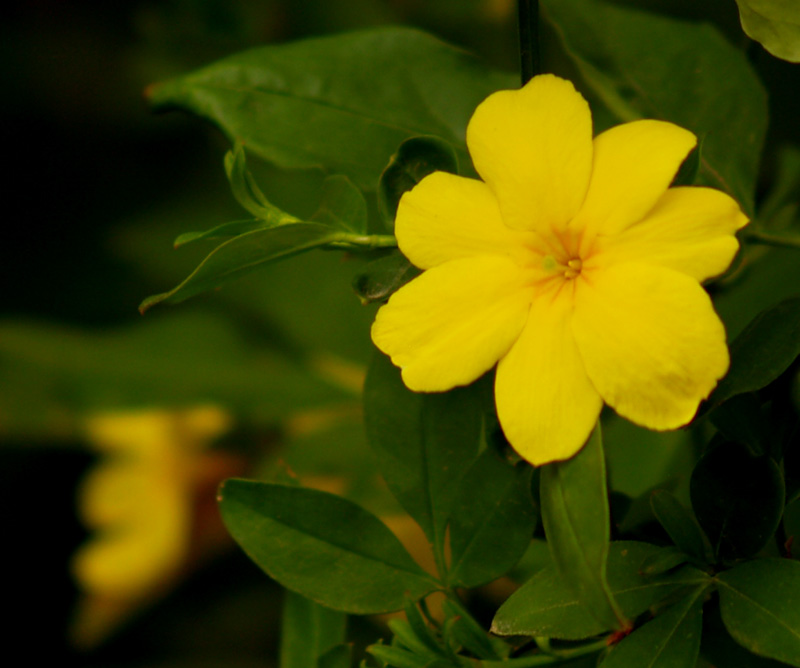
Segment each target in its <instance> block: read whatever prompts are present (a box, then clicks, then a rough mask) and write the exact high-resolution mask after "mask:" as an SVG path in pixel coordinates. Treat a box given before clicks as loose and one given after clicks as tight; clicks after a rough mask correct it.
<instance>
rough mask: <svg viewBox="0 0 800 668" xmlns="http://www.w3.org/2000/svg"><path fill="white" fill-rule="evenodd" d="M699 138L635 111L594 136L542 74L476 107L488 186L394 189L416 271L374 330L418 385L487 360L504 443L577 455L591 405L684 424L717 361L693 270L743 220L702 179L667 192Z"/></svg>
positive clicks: (401, 236)
mask: <svg viewBox="0 0 800 668" xmlns="http://www.w3.org/2000/svg"><path fill="white" fill-rule="evenodd" d="M695 144H696V139H695V137H694V135H693V134H692V133H691V132H689V131H687V130H684V129H682V128H680V127H678V126H676V125H673V124H671V123H666V122H663V121H655V120H640V121H634V122H632V123H625V124H623V125H619V126H617V127H614V128H611V129H610V130H607V131H606V132H603V133H601V134H600V135H598V136H597V137H596V138H594V140H592V120H591V114H590V111H589V107H588V105H587V103H586V101H585V100H584V99H583V98H582V97H581V95H580V94H579V93H578V92H576V91H575V89H574V87H573V86H572V84H571V83H569V82H568V81H565V80H563V79H559V78H557V77H555V76H552V75H542V76H538V77H535V78H534V79H532V80H531V81H530V82H529V83H528V84H527V85H526V86H524V87H523V88H522V89H520V90H516V91H500V92H497V93H494V94H493V95H491V96H489V98H487V99H486V100H485V101H484V102H483V103H481V104H480V105H479V106H478V108H477V110H476V111H475V114H474V115H473V117H472V119H471V121H470V123H469V127H468V128H467V145H468V147H469V150H470V154H471V156H472V160H473V163H474V165H475V169H476V170H477V172H478V174H480V176H481V178H482V179H483V181H478V180H474V179H468V178H463V177H459V176H454V175H452V174H446V173H443V172H436V173H433V174H431V175H429V176H428V177H426V178H425V179H423V180H422V181H421V182H420V183H419V184H418V185H417V186H416V187H415V188H414V189H413V190H411V191H410V192H408V193H406V194H405V195H404V196H403V198H402V200H401V201H400V206H399V209H398V212H397V221H396V234H397V240H398V244H399V246H400V249H401V250H402V252H403V253H404V254H405V255H406V256H407V257H408V259H409V260H410V261H411V262H413V263H414V264H415V265H416V266H417V267H419V268H420V269H424V270H425V271H424V273H423V274H422V275H421V276H419V277H418V278H416V279H414V280H413V281H411V282H410V283H409V284H408V285H406V286H404V287H403V288H402V289H400V290H399V291H398V292H396V293H395V294H394V295H393V296H392V297H391V298H390V299H389V301H388V303H387V304H386V305H385V306H383V307H382V308H381V309H380V310H379V312H378V315H377V317H376V320H375V323H374V325H373V328H372V339H373V341H374V342H375V344H376V345H377V346H378V348H380V349H381V350H382V351H383V352H385V353H386V354H388V355H389V356H390V357H391V359H392V361H393V362H394V364H396V365H397V366H399V367H400V368H401V369H402V375H403V380H404V382H405V384H406V385H407V386H408V387H409V388H410V389H412V390H415V391H420V392H437V391H444V390H448V389H451V388H453V387H455V386H457V385H465V384H468V383H470V382H472V381H473V380H475V379H476V378H478V377H479V376H481V375H482V374H483V373H485V372H486V371H488V370H489V369H491V368H492V366H494V364H495V363H497V375H496V380H495V402H496V407H497V414H498V417H499V420H500V424H501V426H502V428H503V431H504V432H505V435H506V437H507V438H508V440H509V442H510V443H511V445H512V446H513V447H514V448H515V449H516V450H517V452H519V454H520V455H521V456H522V457H524V458H525V459H527V460H528V461H529V462H531V463H533V464H535V465H539V464H544V463H547V462H551V461H556V460H562V459H566V458H569V457H571V456H572V455H574V454H575V453H576V452H577V451H578V450H579V449H580V448H581V446H582V445H583V443H584V442H585V441H586V439H587V438H588V436H589V433H590V432H591V430H592V428H593V426H594V424H595V422H596V421H597V418H598V415H599V413H600V409H601V408H602V405H603V402H605V403H607V404H608V405H609V406H611V407H612V408H614V409H615V410H616V411H617V413H619V414H620V415H622V416H623V417H626V418H628V419H629V420H631V421H633V422H635V423H637V424H640V425H643V426H646V427H649V428H651V429H674V428H677V427H680V426H682V425H685V424H686V423H688V422H689V421H690V420H691V419H692V417H693V416H694V414H695V412H696V411H697V407H698V404H699V403H700V401H701V400H703V399H704V398H706V397H707V396H708V394H709V393H710V392H711V390H712V389H713V388H714V386H715V385H716V383H717V381H718V380H719V379H720V378H721V377H722V376H723V375H724V374H725V372H726V371H727V369H728V361H729V360H728V351H727V347H726V343H725V330H724V328H723V325H722V323H721V322H720V320H719V318H718V317H717V315H716V313H715V312H714V309H713V306H712V304H711V300H710V299H709V297H708V295H707V294H706V292H705V291H704V290H703V288H702V287H701V285H700V282H701V281H703V280H705V279H707V278H709V277H712V276H716V275H718V274H720V273H721V272H723V271H724V270H725V269H726V268H727V267H728V265H729V264H730V262H731V260H732V259H733V256H734V255H735V254H736V251H737V250H738V242H737V240H736V238H735V236H734V234H735V232H736V230H738V229H739V228H741V227H742V226H744V225H745V224H746V223H747V219H746V218H745V217H744V215H743V214H742V213H741V211H740V209H739V207H738V205H737V204H736V202H735V201H734V200H733V199H731V198H730V197H728V196H727V195H725V194H723V193H721V192H718V191H716V190H712V189H709V188H700V187H674V188H669V185H670V183H671V181H672V179H673V178H674V176H675V173H676V171H677V169H678V167H679V166H680V164H681V162H682V161H683V160H684V158H685V157H686V155H687V154H688V153H689V152H690V151H691V150H692V148H693V147H694V146H695Z"/></svg>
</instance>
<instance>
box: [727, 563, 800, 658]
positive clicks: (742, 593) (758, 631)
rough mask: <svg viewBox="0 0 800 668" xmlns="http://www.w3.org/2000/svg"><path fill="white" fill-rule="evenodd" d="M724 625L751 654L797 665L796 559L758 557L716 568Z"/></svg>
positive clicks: (799, 570)
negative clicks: (727, 568) (726, 568)
mask: <svg viewBox="0 0 800 668" xmlns="http://www.w3.org/2000/svg"><path fill="white" fill-rule="evenodd" d="M718 581H719V597H720V612H721V614H722V621H723V622H724V623H725V628H727V629H728V632H729V633H730V634H731V636H733V639H734V640H736V642H738V643H739V644H740V645H742V646H743V647H745V648H747V649H748V650H750V651H751V652H753V653H754V654H758V655H760V656H764V657H768V658H770V659H776V660H778V661H783V662H785V663H788V664H789V665H791V666H800V606H798V604H797V592H798V591H800V563H798V562H797V561H791V560H789V559H757V560H755V561H748V562H745V563H743V564H739V565H738V566H736V567H735V568H732V569H731V570H729V571H725V572H724V573H720V574H719V576H718Z"/></svg>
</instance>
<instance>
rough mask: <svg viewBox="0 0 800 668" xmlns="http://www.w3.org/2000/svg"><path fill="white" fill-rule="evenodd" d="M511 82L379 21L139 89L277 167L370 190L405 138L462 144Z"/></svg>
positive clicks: (453, 51)
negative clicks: (476, 115) (472, 121)
mask: <svg viewBox="0 0 800 668" xmlns="http://www.w3.org/2000/svg"><path fill="white" fill-rule="evenodd" d="M515 87H517V81H516V77H514V76H512V75H506V74H501V73H498V72H495V71H492V70H490V69H488V68H487V67H486V66H484V65H483V64H481V63H480V62H478V61H477V60H476V59H474V58H472V57H470V56H469V55H467V54H466V53H464V52H463V51H461V50H459V49H456V48H453V47H451V46H448V45H446V44H444V43H443V42H440V41H439V40H437V39H436V38H434V37H432V36H430V35H427V34H425V33H422V32H419V31H417V30H412V29H409V28H399V27H386V28H376V29H372V30H366V31H363V32H356V33H350V34H343V35H337V36H332V37H321V38H314V39H307V40H303V41H299V42H294V43H291V44H285V45H278V46H266V47H262V48H259V49H253V50H251V51H247V52H244V53H240V54H237V55H234V56H231V57H229V58H226V59H224V60H221V61H219V62H217V63H215V64H212V65H210V66H208V67H206V68H204V69H201V70H199V71H197V72H194V73H192V74H189V75H187V76H184V77H180V78H177V79H173V80H171V81H167V82H164V83H161V84H157V85H155V86H152V87H151V88H150V89H149V91H148V95H149V98H150V101H151V103H152V104H153V106H154V108H156V109H158V110H165V109H170V108H176V107H177V108H182V109H185V110H187V111H190V112H192V113H195V114H197V115H199V116H202V117H204V118H206V119H208V120H210V121H211V122H213V123H215V124H216V125H217V126H219V127H220V129H221V130H222V131H223V132H224V133H225V134H226V135H227V136H228V137H229V138H230V139H231V140H239V141H242V142H243V143H244V144H245V145H246V146H247V148H248V150H250V151H252V152H254V153H257V154H258V155H260V156H261V157H263V158H265V159H267V160H269V161H271V162H273V163H275V164H277V165H280V166H283V167H322V168H323V169H326V170H329V171H332V172H336V173H341V174H345V175H346V176H348V177H349V178H351V179H353V181H354V182H355V183H356V185H358V186H359V187H361V188H368V189H373V188H375V187H376V185H377V181H378V176H379V175H380V173H381V172H382V171H383V168H384V166H385V165H386V161H387V159H388V157H389V156H390V155H392V154H393V153H394V152H395V151H396V150H397V147H398V146H399V145H400V144H401V143H402V142H403V141H404V140H405V139H408V138H409V137H411V136H414V135H435V136H437V137H441V138H443V139H445V140H447V141H449V142H451V143H453V144H454V145H456V146H461V147H463V143H464V137H465V132H466V125H467V121H468V120H469V117H470V115H471V114H472V112H473V111H474V109H475V107H476V106H477V105H478V103H479V102H481V101H482V100H483V99H484V98H485V97H486V96H487V95H489V93H492V92H494V91H495V90H498V89H500V88H515ZM462 154H463V148H462ZM464 158H466V155H465V154H464Z"/></svg>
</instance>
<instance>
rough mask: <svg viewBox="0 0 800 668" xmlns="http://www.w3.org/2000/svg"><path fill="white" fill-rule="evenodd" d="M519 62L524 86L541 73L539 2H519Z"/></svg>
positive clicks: (536, 0) (533, 0) (521, 0)
mask: <svg viewBox="0 0 800 668" xmlns="http://www.w3.org/2000/svg"><path fill="white" fill-rule="evenodd" d="M517 8H518V10H519V11H518V23H519V61H520V73H521V74H522V85H523V86H524V85H525V84H526V83H528V81H530V80H531V79H532V78H533V77H535V76H536V75H537V74H539V73H540V70H541V66H542V65H541V60H540V55H539V0H519V2H518V5H517Z"/></svg>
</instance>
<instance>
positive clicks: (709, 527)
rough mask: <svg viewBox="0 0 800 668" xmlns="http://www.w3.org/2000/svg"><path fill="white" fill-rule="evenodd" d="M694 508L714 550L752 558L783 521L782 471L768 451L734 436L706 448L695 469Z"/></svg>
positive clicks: (727, 556) (724, 556)
mask: <svg viewBox="0 0 800 668" xmlns="http://www.w3.org/2000/svg"><path fill="white" fill-rule="evenodd" d="M691 496H692V507H693V509H694V512H695V515H696V516H697V519H698V521H699V522H700V525H701V526H702V527H703V529H704V530H705V533H706V535H707V536H708V539H709V540H710V541H711V545H712V546H713V548H714V552H715V554H716V555H717V556H718V557H719V558H722V559H730V558H741V557H750V556H752V555H754V554H756V553H757V552H758V551H759V550H760V549H761V548H762V547H764V545H765V544H766V543H767V542H768V541H769V540H770V538H771V537H772V535H773V534H774V533H775V530H776V529H777V528H778V525H779V523H780V520H781V515H782V514H783V504H784V496H785V489H784V481H783V474H782V473H781V471H780V468H779V467H778V465H777V464H776V463H775V462H774V461H773V460H772V458H771V457H769V456H767V455H753V454H751V453H750V452H749V450H748V449H747V447H746V446H744V445H742V444H740V443H736V442H733V441H727V442H723V443H720V444H719V445H717V446H716V447H714V448H713V449H711V450H709V451H708V452H706V454H704V455H703V457H702V458H701V459H700V461H699V462H698V463H697V466H696V467H695V469H694V472H693V473H692V480H691Z"/></svg>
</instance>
